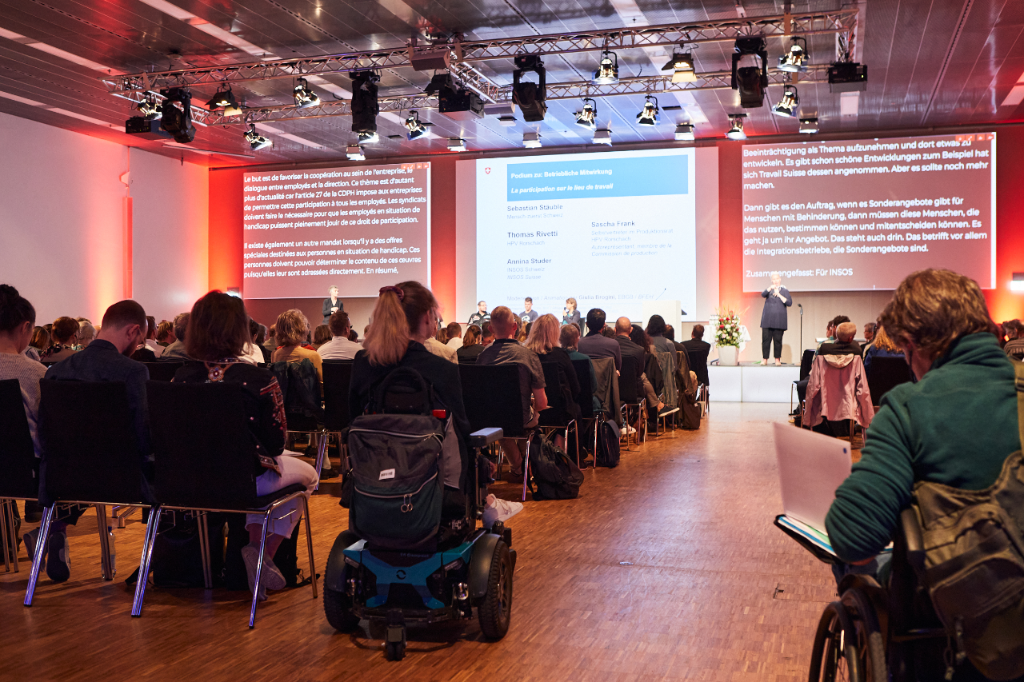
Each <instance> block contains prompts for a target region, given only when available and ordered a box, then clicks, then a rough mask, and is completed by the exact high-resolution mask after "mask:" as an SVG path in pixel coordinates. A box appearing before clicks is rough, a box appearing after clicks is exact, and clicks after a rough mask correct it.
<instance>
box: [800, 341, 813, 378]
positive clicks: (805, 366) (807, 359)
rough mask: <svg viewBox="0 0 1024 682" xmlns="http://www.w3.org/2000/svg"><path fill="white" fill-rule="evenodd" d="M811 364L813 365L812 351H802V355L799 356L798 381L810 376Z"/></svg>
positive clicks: (811, 349) (810, 349)
mask: <svg viewBox="0 0 1024 682" xmlns="http://www.w3.org/2000/svg"><path fill="white" fill-rule="evenodd" d="M812 364H814V349H813V348H808V349H806V350H804V354H803V355H802V356H800V381H803V380H804V379H806V378H807V377H809V376H811V365H812Z"/></svg>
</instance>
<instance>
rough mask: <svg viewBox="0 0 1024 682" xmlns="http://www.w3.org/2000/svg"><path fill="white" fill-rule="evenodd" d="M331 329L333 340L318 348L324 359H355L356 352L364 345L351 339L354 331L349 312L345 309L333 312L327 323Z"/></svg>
mask: <svg viewBox="0 0 1024 682" xmlns="http://www.w3.org/2000/svg"><path fill="white" fill-rule="evenodd" d="M327 326H328V327H329V328H330V330H331V340H330V341H328V342H327V343H325V344H324V345H322V346H320V347H319V348H317V349H316V352H317V353H319V354H320V357H321V358H323V359H324V360H353V359H355V357H356V353H358V352H359V351H361V350H362V349H363V347H362V346H361V345H359V344H358V343H355V342H353V341H351V340H350V339H349V334H350V333H351V332H352V323H351V322H349V319H348V313H346V312H345V311H343V310H339V311H337V312H334V313H331V317H330V319H329V321H328V323H327Z"/></svg>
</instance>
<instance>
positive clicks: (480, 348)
mask: <svg viewBox="0 0 1024 682" xmlns="http://www.w3.org/2000/svg"><path fill="white" fill-rule="evenodd" d="M492 342H493V337H492ZM483 352H484V345H483V343H481V331H480V327H478V326H476V325H475V324H471V325H469V327H467V328H466V334H465V336H463V338H462V345H461V346H459V349H458V350H457V351H455V354H456V355H457V356H458V359H459V363H463V364H473V363H475V362H476V359H477V358H478V357H480V353H483Z"/></svg>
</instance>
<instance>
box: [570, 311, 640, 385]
mask: <svg viewBox="0 0 1024 682" xmlns="http://www.w3.org/2000/svg"><path fill="white" fill-rule="evenodd" d="M607 319H608V316H607V315H606V314H605V312H604V311H603V310H601V309H600V308H591V309H590V310H589V311H587V329H588V330H589V333H588V334H587V335H586V336H584V337H583V338H582V339H580V343H579V349H580V352H581V353H583V354H584V355H586V356H587V357H589V358H590V359H591V360H594V359H597V358H613V359H614V360H615V371H617V372H619V371H622V349H621V347H620V346H619V343H618V342H617V341H616V340H615V338H614V336H615V334H614V333H613V334H612V338H607V337H605V336H604V335H603V334H602V333H601V331H602V330H603V329H604V328H605V321H606V320H607ZM640 366H641V367H643V363H642V362H641V363H640Z"/></svg>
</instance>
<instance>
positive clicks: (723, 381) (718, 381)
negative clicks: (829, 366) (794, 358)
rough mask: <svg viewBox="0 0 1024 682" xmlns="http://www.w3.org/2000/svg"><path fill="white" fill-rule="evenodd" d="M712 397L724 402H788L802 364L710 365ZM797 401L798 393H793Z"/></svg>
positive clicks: (713, 400) (714, 399)
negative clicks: (765, 365) (775, 365)
mask: <svg viewBox="0 0 1024 682" xmlns="http://www.w3.org/2000/svg"><path fill="white" fill-rule="evenodd" d="M708 378H709V379H710V380H711V401H712V402H722V403H788V402H789V399H790V398H789V394H790V390H791V386H792V385H793V382H794V381H796V380H797V379H799V378H800V368H799V367H797V366H795V365H793V366H785V367H772V366H768V367H764V366H760V365H740V366H738V367H720V366H717V365H711V366H709V367H708ZM793 401H794V402H796V394H795V393H794V394H793Z"/></svg>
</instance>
